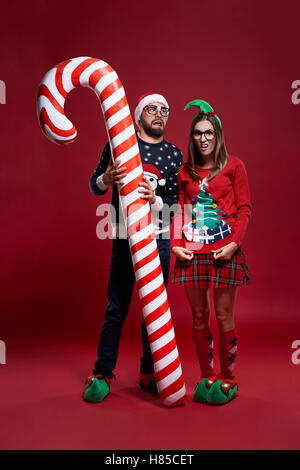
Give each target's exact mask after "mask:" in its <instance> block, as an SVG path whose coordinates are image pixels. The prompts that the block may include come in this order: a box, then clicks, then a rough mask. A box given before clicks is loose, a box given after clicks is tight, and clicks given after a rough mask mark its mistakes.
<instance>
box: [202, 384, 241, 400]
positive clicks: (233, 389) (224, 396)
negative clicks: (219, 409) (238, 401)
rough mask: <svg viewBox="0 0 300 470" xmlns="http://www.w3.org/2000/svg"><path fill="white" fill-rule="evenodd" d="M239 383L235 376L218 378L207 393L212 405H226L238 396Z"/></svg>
mask: <svg viewBox="0 0 300 470" xmlns="http://www.w3.org/2000/svg"><path fill="white" fill-rule="evenodd" d="M237 392H238V384H237V382H236V380H235V379H234V378H232V379H230V380H229V379H228V380H227V379H222V380H217V381H216V382H215V383H214V384H213V385H212V387H211V389H210V390H209V392H208V394H207V403H208V404H210V405H225V403H228V402H229V401H231V400H233V399H234V398H235V397H236V396H237Z"/></svg>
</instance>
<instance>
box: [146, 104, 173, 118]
mask: <svg viewBox="0 0 300 470" xmlns="http://www.w3.org/2000/svg"><path fill="white" fill-rule="evenodd" d="M144 109H145V110H146V111H147V113H148V114H150V115H153V114H156V113H160V114H161V115H162V116H164V117H166V116H169V113H170V108H166V107H165V106H155V105H150V106H145V107H144Z"/></svg>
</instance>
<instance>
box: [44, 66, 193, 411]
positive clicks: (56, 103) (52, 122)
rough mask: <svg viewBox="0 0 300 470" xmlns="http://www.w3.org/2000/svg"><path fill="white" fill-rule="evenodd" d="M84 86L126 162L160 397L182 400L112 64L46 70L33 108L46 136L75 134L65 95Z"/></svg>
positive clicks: (138, 173) (130, 218) (135, 151)
mask: <svg viewBox="0 0 300 470" xmlns="http://www.w3.org/2000/svg"><path fill="white" fill-rule="evenodd" d="M76 87H88V88H91V89H92V90H94V91H95V93H96V95H97V96H98V98H99V100H100V103H101V108H102V112H103V115H104V120H105V124H106V130H107V133H108V136H109V141H110V146H111V149H112V158H113V161H118V162H120V168H121V167H122V166H123V165H124V166H125V165H126V168H127V171H126V173H127V176H126V177H125V178H124V179H123V180H122V183H123V184H122V186H121V188H119V195H120V201H121V207H122V212H123V216H124V220H125V223H126V227H127V234H128V240H129V246H130V251H131V257H132V262H133V267H134V271H135V277H136V281H137V287H138V291H139V296H140V299H141V303H142V310H143V316H144V319H145V323H146V328H147V333H148V337H149V342H150V347H151V352H152V357H153V363H154V370H155V377H156V382H157V389H158V392H159V396H160V399H161V401H162V403H163V404H164V405H166V406H176V405H180V404H182V403H183V401H184V398H185V394H186V391H185V384H184V381H183V376H182V369H181V363H180V359H179V354H178V350H177V345H176V340H175V334H174V329H173V323H172V318H171V312H170V308H169V303H168V298H167V293H166V289H165V285H164V280H163V276H162V270H161V265H160V259H159V254H158V250H157V245H156V240H155V236H154V230H153V225H152V221H151V211H150V205H149V203H148V201H146V200H144V199H141V198H140V193H139V192H138V189H139V186H138V184H139V183H140V182H142V181H143V167H142V163H141V157H140V154H139V148H138V144H137V140H136V135H135V130H134V126H133V122H132V117H131V114H130V110H129V107H128V104H127V99H126V96H125V91H124V88H123V86H122V84H121V82H120V80H119V78H118V75H117V74H116V72H115V71H114V69H113V68H112V67H111V66H110V65H108V64H107V63H106V62H104V61H102V60H99V59H94V58H91V57H76V58H74V59H70V60H67V61H65V62H62V63H61V64H59V65H57V66H56V67H54V68H52V69H51V70H49V72H48V73H46V75H45V76H44V78H43V80H42V82H41V84H40V88H39V93H38V102H37V110H38V116H39V121H40V124H41V127H42V129H43V131H44V133H45V134H46V136H47V137H48V138H49V139H50V140H51V141H52V142H56V143H58V144H69V143H71V142H73V141H74V140H75V137H76V135H77V132H76V128H75V126H74V125H73V124H72V122H71V121H69V119H68V118H67V117H66V116H65V113H64V104H65V99H66V97H67V95H68V94H69V93H70V91H72V90H73V89H74V88H76Z"/></svg>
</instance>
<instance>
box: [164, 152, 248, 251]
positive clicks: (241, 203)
mask: <svg viewBox="0 0 300 470" xmlns="http://www.w3.org/2000/svg"><path fill="white" fill-rule="evenodd" d="M210 170H211V168H206V169H200V168H197V173H198V174H199V176H200V177H201V181H200V182H196V181H192V180H191V178H190V176H189V173H188V169H187V166H186V164H184V165H183V166H182V167H181V169H180V170H179V172H178V175H177V181H178V204H179V209H178V211H177V212H176V214H175V217H174V229H173V235H172V239H171V247H174V246H182V247H185V248H187V249H189V250H192V251H194V252H196V253H197V252H198V253H210V252H211V250H216V249H218V248H221V247H223V246H225V245H227V244H228V243H230V242H235V243H237V244H238V245H240V244H241V242H242V240H243V238H244V235H245V232H246V229H247V225H248V221H249V217H250V214H251V202H250V191H249V185H248V177H247V173H246V168H245V165H244V163H243V162H242V161H241V160H240V159H239V158H237V157H234V156H231V155H230V156H229V157H228V161H227V164H226V166H225V167H224V168H223V170H221V171H220V172H219V173H218V174H217V175H216V176H215V177H214V178H213V179H212V180H210V181H209V182H208V183H207V182H206V181H205V180H204V181H203V179H204V178H205V177H207V176H208V174H209V172H210ZM184 209H185V212H184Z"/></svg>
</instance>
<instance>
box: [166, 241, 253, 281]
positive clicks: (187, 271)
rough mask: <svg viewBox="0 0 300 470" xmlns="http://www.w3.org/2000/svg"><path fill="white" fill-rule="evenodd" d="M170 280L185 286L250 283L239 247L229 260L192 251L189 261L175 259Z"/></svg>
mask: <svg viewBox="0 0 300 470" xmlns="http://www.w3.org/2000/svg"><path fill="white" fill-rule="evenodd" d="M172 282H173V283H174V284H180V285H182V286H187V287H200V288H206V287H231V286H244V285H247V284H249V283H250V277H249V272H248V266H247V264H246V259H245V255H244V253H243V250H242V248H241V247H239V248H238V249H237V251H236V252H235V253H234V254H233V256H232V258H231V259H230V260H229V261H224V260H215V259H214V258H213V255H212V254H211V253H204V254H201V253H194V257H193V259H192V260H190V261H187V260H185V261H181V260H180V259H178V258H177V259H176V262H175V268H174V273H173V278H172Z"/></svg>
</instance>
